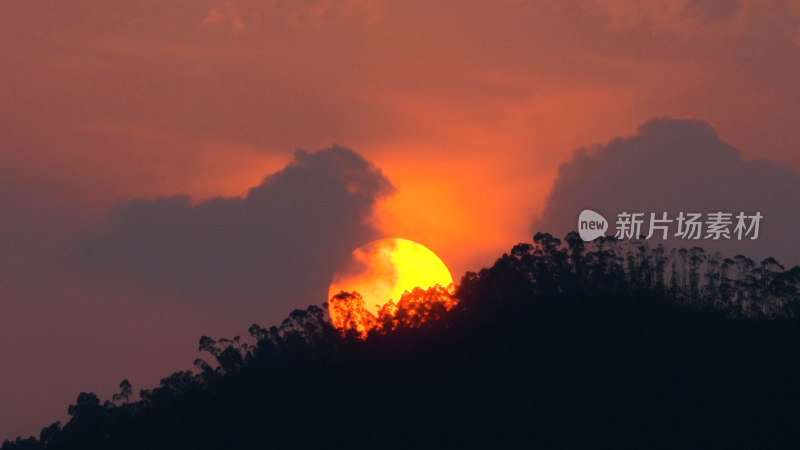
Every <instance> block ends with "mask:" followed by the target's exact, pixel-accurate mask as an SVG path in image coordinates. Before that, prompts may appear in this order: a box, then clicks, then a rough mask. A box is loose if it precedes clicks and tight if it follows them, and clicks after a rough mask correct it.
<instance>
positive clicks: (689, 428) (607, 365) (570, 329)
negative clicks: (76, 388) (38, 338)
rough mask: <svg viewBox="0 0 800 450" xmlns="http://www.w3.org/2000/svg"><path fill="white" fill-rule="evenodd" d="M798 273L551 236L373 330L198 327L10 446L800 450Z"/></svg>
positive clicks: (772, 265) (402, 305) (302, 321)
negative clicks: (161, 363)
mask: <svg viewBox="0 0 800 450" xmlns="http://www.w3.org/2000/svg"><path fill="white" fill-rule="evenodd" d="M798 288H800V267H797V266H796V267H793V268H791V269H788V270H787V269H786V268H784V267H783V266H781V265H780V264H779V263H778V262H777V261H775V260H774V259H772V258H768V259H765V260H763V261H759V262H756V261H752V260H750V259H749V258H747V257H745V256H742V255H737V256H734V257H732V258H729V257H725V256H722V255H719V254H709V253H706V252H705V251H704V250H703V249H702V248H699V247H693V248H690V249H670V250H667V249H665V248H663V247H661V246H657V247H649V246H648V245H647V244H646V243H645V242H643V241H642V242H640V241H617V240H615V239H613V238H600V239H597V240H595V241H593V242H590V243H587V242H584V241H582V240H581V239H580V238H579V237H578V236H577V234H575V233H570V234H569V235H567V236H566V238H565V239H564V240H563V241H562V240H560V239H556V238H554V237H553V236H551V235H549V234H546V233H538V234H536V236H534V238H533V242H531V243H520V244H518V245H516V246H514V247H513V248H512V249H511V251H510V252H509V253H507V254H504V255H502V256H501V257H500V258H499V259H497V261H496V262H495V263H494V265H492V266H491V267H489V268H485V269H482V270H480V271H479V272H475V273H473V272H468V273H467V274H465V275H464V277H463V278H462V279H461V281H460V283H458V285H457V286H456V288H455V290H454V291H451V290H448V289H446V288H443V287H441V286H436V287H433V288H431V289H428V290H422V289H416V290H414V291H413V292H408V293H407V294H406V295H404V297H403V298H402V299H401V300H400V301H398V302H397V304H392V306H391V308H392V314H391V315H389V314H386V315H383V316H380V315H379V316H378V317H377V319H374V320H376V321H374V322H372V323H371V325H370V326H369V327H368V328H366V327H364V326H363V325H364V322H363V321H361V322H359V320H361V319H359V317H350V319H352V320H350V321H349V322H348V321H347V320H345V321H340V322H337V323H349V324H350V325H348V326H344V327H339V328H337V327H335V326H333V325H332V323H331V316H330V314H329V309H328V305H327V304H325V305H313V306H309V307H308V308H307V309H304V310H295V311H293V312H292V313H291V314H289V316H288V317H287V318H286V319H285V320H284V321H283V322H282V323H281V324H280V325H275V326H270V327H266V328H265V327H261V326H259V325H253V326H251V327H250V329H249V330H248V331H249V333H248V334H249V335H248V336H246V337H244V338H242V337H240V336H236V337H233V338H230V339H226V338H222V339H212V338H210V337H207V336H204V337H202V338H201V339H200V342H199V348H200V350H202V351H204V352H205V353H206V354H207V355H208V356H207V358H205V359H198V360H196V361H195V366H196V370H195V371H191V372H190V371H182V372H176V373H173V374H171V375H170V376H168V377H166V378H164V379H163V380H161V383H160V385H159V386H158V387H156V388H154V389H142V390H139V391H138V392H137V391H135V390H134V388H133V386H132V385H131V383H130V382H129V381H128V380H123V381H122V382H121V383H120V391H119V393H118V394H115V395H114V396H113V397H112V398H111V399H109V400H106V401H101V399H99V398H98V397H97V396H96V395H95V394H92V393H81V394H80V395H79V396H78V398H77V400H76V402H75V404H73V405H70V406H69V408H68V412H69V415H70V419H69V421H67V422H66V423H64V424H61V423H59V422H57V423H54V424H52V425H50V426H47V427H45V428H43V429H42V431H41V433H40V435H39V436H38V438H37V437H30V438H27V439H24V438H17V439H16V440H14V441H6V442H5V443H4V444H3V445H2V449H3V450H23V449H77V448H80V449H101V448H114V449H128V448H130V449H141V448H153V449H161V448H163V449H178V448H187V449H188V448H192V449H206V448H208V449H212V448H214V449H216V448H226V449H239V448H241V449H245V448H247V449H251V448H268V447H269V448H311V447H315V446H317V447H323V448H341V447H344V446H349V447H351V448H367V447H371V448H376V447H377V448H386V447H403V448H409V447H415V446H416V447H433V446H436V447H465V446H493V447H497V446H498V445H512V444H519V443H525V444H526V445H530V446H532V447H537V446H540V447H542V448H574V447H582V448H587V447H588V448H598V447H614V448H682V449H686V448H792V447H796V446H797V445H800V413H799V412H798V411H800V410H798V408H796V405H797V404H798V401H800V384H798V382H797V381H796V380H798V379H800V352H799V351H798V343H800V322H798V316H799V315H800V293H799V291H798ZM352 301H356V302H357V301H358V296H357V294H354V293H343V294H341V295H340V296H337V297H336V298H334V299H332V300H331V302H333V303H334V304H336V303H337V302H339V303H341V302H352ZM334 310H335V308H331V309H330V311H334ZM348 311H353V310H352V309H350V310H348ZM371 320H373V319H371Z"/></svg>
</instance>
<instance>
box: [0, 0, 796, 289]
mask: <svg viewBox="0 0 800 450" xmlns="http://www.w3.org/2000/svg"><path fill="white" fill-rule="evenodd" d="M728 3H729V2H726V1H722V0H718V1H715V2H707V4H706V5H703V4H701V2H690V1H670V2H656V1H653V2H642V3H641V5H640V6H638V7H630V6H629V4H628V3H627V2H618V1H598V2H596V3H595V4H591V3H587V2H558V3H552V2H532V1H523V0H520V1H505V2H489V1H475V0H470V1H465V2H459V4H458V6H457V7H455V6H454V5H452V4H448V3H446V2H427V1H424V2H423V1H419V2H417V1H410V2H402V4H401V3H397V2H386V1H379V0H344V1H322V0H308V1H301V2H288V1H275V0H273V1H255V0H238V1H237V0H228V1H222V2H215V1H212V2H185V3H184V2H169V4H166V5H165V4H162V3H160V2H146V3H145V4H143V5H141V6H132V5H124V6H123V5H114V6H112V5H107V4H104V3H103V2H79V3H78V4H76V5H70V6H66V5H64V4H61V3H59V2H49V3H48V2H37V3H36V4H34V5H26V6H25V7H21V6H19V5H14V4H13V3H11V4H5V5H4V6H3V7H2V8H3V11H2V12H3V18H2V19H0V20H2V22H3V23H2V29H3V31H2V33H3V34H4V36H5V37H4V39H3V41H2V42H3V43H2V44H0V45H2V46H3V52H2V56H0V58H2V59H3V66H4V67H6V68H9V67H11V68H13V70H5V71H3V72H2V73H1V74H0V82H2V84H3V86H4V87H5V88H4V92H5V93H4V96H3V103H4V104H5V107H4V108H3V115H4V120H3V125H2V127H3V129H2V130H0V139H2V143H3V144H4V148H5V149H12V148H13V149H14V151H11V150H5V152H4V154H3V162H4V167H5V170H9V171H14V172H17V173H24V174H25V176H26V177H28V178H30V179H31V180H30V182H31V183H33V184H37V185H40V186H43V187H42V189H43V190H45V191H47V188H46V187H47V186H58V190H59V191H61V192H62V194H60V195H62V196H63V197H66V198H63V199H59V201H62V200H65V201H68V202H70V203H73V202H74V203H76V204H77V205H76V207H79V208H87V207H88V208H89V209H96V208H97V209H96V211H99V212H98V215H100V216H102V210H103V208H105V207H107V205H108V204H109V203H110V202H111V201H113V200H114V199H115V198H117V197H119V196H142V195H144V196H153V195H159V194H173V193H188V194H191V195H194V196H199V197H208V196H214V195H220V194H221V195H234V194H242V193H244V192H245V190H246V189H247V188H248V187H251V186H253V185H255V184H257V183H258V181H259V179H260V178H261V177H262V176H263V175H265V174H267V173H269V172H272V171H274V170H277V169H279V168H280V167H282V165H283V164H284V163H285V162H286V161H288V160H289V158H290V154H291V151H292V150H294V149H295V148H300V147H302V148H306V149H309V150H313V149H317V148H321V147H324V146H328V145H330V144H331V143H334V142H335V143H339V144H341V145H345V146H349V147H351V148H353V149H354V150H356V151H358V152H359V153H361V154H363V155H365V156H366V157H367V158H368V159H370V160H371V161H373V162H374V163H375V164H376V165H377V166H379V167H380V168H382V169H383V170H384V171H385V173H386V174H387V176H388V177H389V178H390V179H391V180H392V181H393V182H394V183H395V184H396V185H397V186H400V187H401V189H400V190H399V192H398V194H397V197H396V198H395V199H394V200H392V201H391V202H390V203H389V204H388V205H386V206H385V208H384V209H383V210H382V211H383V213H382V214H381V215H380V217H378V221H379V223H380V224H381V225H382V226H383V227H384V228H385V229H386V231H387V232H388V233H389V234H396V235H401V236H405V237H409V238H412V239H417V240H420V241H423V242H424V243H425V244H426V245H429V246H430V247H431V248H434V249H436V250H437V251H438V252H440V253H442V255H443V256H444V257H445V259H446V260H447V261H448V262H449V263H450V264H451V265H452V266H453V268H454V273H460V272H462V271H463V270H465V269H468V268H474V267H476V265H479V264H483V263H485V262H486V260H487V258H491V257H493V256H494V255H495V254H497V252H498V251H501V250H503V249H505V248H506V247H508V245H509V244H510V243H511V242H514V241H516V240H520V239H524V238H526V236H527V234H528V226H529V224H530V218H531V216H532V215H533V214H534V213H535V212H536V211H538V210H539V209H540V208H541V207H542V203H543V200H544V197H545V195H546V193H547V191H548V189H549V184H550V180H551V179H552V177H553V176H554V174H555V171H556V169H557V167H558V164H559V163H561V162H563V161H565V160H566V159H568V157H569V155H570V153H571V151H572V149H573V148H575V147H577V146H579V145H585V144H591V143H594V142H604V141H606V140H608V139H610V138H612V137H615V136H618V135H624V134H631V133H632V132H633V131H634V130H635V127H636V126H637V125H638V124H640V123H641V122H643V121H644V120H646V119H647V118H649V117H650V116H653V115H662V114H669V115H673V116H676V117H698V118H703V119H706V120H709V121H710V122H711V123H712V125H714V126H715V128H716V129H717V130H718V131H719V132H720V134H721V135H722V137H723V138H724V139H727V140H728V141H729V142H731V143H732V144H733V145H734V146H736V147H737V148H739V149H740V150H742V151H743V153H744V155H745V156H746V157H751V158H752V157H765V158H769V159H771V160H773V161H775V162H778V163H782V164H785V165H788V166H790V167H792V168H795V169H798V168H800V160H798V158H797V156H796V154H795V153H794V152H793V149H794V143H795V142H796V141H797V140H798V139H797V138H798V137H800V136H798V134H800V131H798V129H797V127H795V126H792V125H793V119H792V118H793V117H794V116H793V114H792V113H794V112H796V108H797V103H798V100H800V99H798V96H800V93H799V92H800V90H798V89H796V80H797V75H798V71H799V70H800V63H799V61H798V50H799V49H798V41H797V36H798V13H800V8H798V6H797V2H776V3H775V4H772V5H771V6H766V5H763V4H761V2H754V1H742V2H735V4H731V5H727V4H728ZM737 5H738V6H737ZM744 125H746V126H744ZM43 195H45V196H46V195H49V194H48V193H47V192H44V193H43ZM465 242H470V243H471V245H470V246H469V247H470V250H469V251H465Z"/></svg>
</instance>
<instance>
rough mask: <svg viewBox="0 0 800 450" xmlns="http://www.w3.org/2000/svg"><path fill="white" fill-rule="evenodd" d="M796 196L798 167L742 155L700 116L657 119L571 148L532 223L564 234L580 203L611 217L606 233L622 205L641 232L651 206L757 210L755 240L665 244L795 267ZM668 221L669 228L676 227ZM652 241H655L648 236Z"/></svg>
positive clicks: (799, 255) (673, 211)
mask: <svg viewBox="0 0 800 450" xmlns="http://www.w3.org/2000/svg"><path fill="white" fill-rule="evenodd" d="M798 198H800V175H798V174H797V173H796V172H793V171H791V170H790V169H787V168H785V167H782V166H779V165H776V164H773V163H770V162H768V161H763V160H755V161H748V162H744V161H742V159H741V157H740V155H739V152H738V151H737V150H736V149H735V148H733V147H731V146H729V145H728V144H726V143H725V142H723V141H721V140H720V138H719V136H718V135H717V133H716V132H715V131H714V129H713V128H712V127H711V126H710V125H709V124H708V123H706V122H703V121H698V120H675V119H670V118H657V119H652V120H650V121H648V122H646V123H645V124H643V125H642V126H640V127H639V130H638V135H636V136H633V137H626V138H617V139H614V140H612V141H611V142H609V143H608V144H606V145H598V146H595V147H592V148H581V149H578V150H576V152H575V155H574V157H573V159H572V161H570V162H568V163H565V164H563V165H562V166H561V167H560V169H559V174H558V177H557V179H556V180H555V183H554V185H553V189H552V192H551V193H550V196H549V198H548V200H547V205H546V207H545V209H544V211H543V213H542V215H541V217H540V218H538V219H537V220H536V221H535V223H534V228H535V229H539V230H547V231H550V232H554V234H559V235H563V234H565V233H566V232H568V231H570V230H575V229H577V217H578V214H579V213H580V211H582V210H584V209H592V210H595V211H597V212H600V213H601V214H603V215H604V216H605V217H606V218H607V219H608V220H609V221H610V222H611V223H610V227H609V234H613V232H614V230H615V222H616V218H617V214H618V213H620V212H623V211H625V212H645V213H648V217H647V220H645V225H644V226H643V228H642V230H643V231H642V233H643V234H647V230H646V227H647V224H648V223H649V213H650V212H654V213H660V212H663V211H666V212H668V213H669V217H670V218H675V217H676V216H677V214H678V213H679V212H681V211H683V212H701V213H704V214H706V213H710V212H716V211H724V212H732V213H734V215H735V214H737V213H738V212H740V211H743V212H746V213H749V214H752V213H755V212H757V211H758V212H761V214H762V215H763V216H764V218H763V219H762V221H761V226H760V233H759V237H758V239H756V240H750V239H744V240H741V241H740V240H736V239H735V238H734V239H732V240H724V239H723V240H719V241H712V240H708V239H701V240H681V239H678V238H675V237H674V236H672V237H670V239H669V240H668V242H667V244H670V245H673V244H674V245H680V246H694V245H699V246H702V247H704V248H706V249H707V250H714V251H721V252H722V253H723V254H727V255H730V256H733V255H735V254H739V253H741V254H745V255H747V256H750V257H752V258H755V259H762V258H765V257H769V256H772V257H775V258H776V259H778V260H779V261H780V262H782V263H784V264H786V265H794V264H798V263H800V241H798V224H800V210H798V209H797V208H796V202H797V199H798ZM704 219H705V218H704ZM734 225H735V219H734ZM671 226H672V227H673V228H672V232H671V234H674V232H675V231H677V228H676V227H677V225H676V224H675V223H672V224H671ZM731 230H733V227H731ZM703 234H704V235H705V231H704V233H703ZM650 242H651V243H653V244H656V243H658V242H661V239H660V237H656V236H654V237H653V238H651V240H650Z"/></svg>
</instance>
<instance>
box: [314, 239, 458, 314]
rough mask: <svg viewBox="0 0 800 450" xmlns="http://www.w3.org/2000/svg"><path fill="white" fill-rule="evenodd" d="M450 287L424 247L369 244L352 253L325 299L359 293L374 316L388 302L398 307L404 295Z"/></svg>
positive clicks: (389, 242)
mask: <svg viewBox="0 0 800 450" xmlns="http://www.w3.org/2000/svg"><path fill="white" fill-rule="evenodd" d="M452 283H453V277H452V275H450V270H448V268H447V266H446V265H445V264H444V262H443V261H442V260H441V259H440V258H439V257H438V256H437V255H436V253H434V252H432V251H431V250H429V249H428V248H426V247H425V246H424V245H422V244H419V243H416V242H414V241H410V240H408V239H401V238H385V239H379V240H377V241H372V242H370V243H368V244H366V245H363V246H361V247H359V248H357V249H356V250H354V251H353V254H352V257H351V260H350V263H349V264H348V266H347V267H345V268H344V269H343V270H341V271H340V272H339V273H337V274H336V275H335V276H334V278H333V282H332V283H331V285H330V288H329V290H328V298H331V297H333V296H335V295H336V294H338V293H340V292H342V291H344V292H358V293H359V294H360V295H361V297H362V298H363V300H364V307H365V308H366V310H367V311H368V312H369V313H370V314H371V315H373V316H377V315H378V313H379V311H380V310H381V308H382V307H383V306H384V305H386V304H387V303H388V302H389V301H390V300H391V301H393V302H394V303H397V302H398V301H399V300H400V299H401V297H402V296H403V292H405V291H412V290H413V289H414V288H416V287H419V288H422V289H427V288H430V287H432V286H434V285H437V284H438V285H441V286H443V287H448V286H450V285H451V284H452Z"/></svg>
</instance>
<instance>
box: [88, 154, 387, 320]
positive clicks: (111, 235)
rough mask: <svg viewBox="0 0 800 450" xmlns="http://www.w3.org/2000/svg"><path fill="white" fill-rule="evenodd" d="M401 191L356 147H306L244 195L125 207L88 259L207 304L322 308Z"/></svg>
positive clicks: (92, 240) (91, 241)
mask: <svg viewBox="0 0 800 450" xmlns="http://www.w3.org/2000/svg"><path fill="white" fill-rule="evenodd" d="M393 192H394V187H393V186H392V184H391V183H390V182H389V180H388V179H386V178H385V177H384V176H383V174H382V173H381V172H380V170H378V169H377V168H375V167H374V166H373V165H372V164H371V163H369V162H368V161H366V160H365V159H364V158H362V157H361V156H360V155H358V154H356V153H355V152H353V151H351V150H349V149H346V148H342V147H338V146H334V147H332V148H329V149H326V150H321V151H318V152H316V153H307V152H305V151H303V150H298V151H297V152H295V154H294V159H293V161H292V162H291V163H290V164H289V165H288V166H287V167H286V168H284V169H283V170H281V171H279V172H277V173H275V174H273V175H270V176H268V177H266V178H264V180H263V181H262V183H261V184H260V185H258V186H256V187H254V188H252V189H250V191H249V192H248V193H247V195H246V196H244V197H233V198H214V199H210V200H206V201H202V202H200V203H197V204H193V203H192V201H191V199H190V198H189V197H187V196H173V197H165V198H157V199H133V200H128V201H123V202H120V203H118V204H117V205H116V206H115V207H114V208H113V210H112V212H111V221H110V225H109V227H108V228H107V229H106V230H104V231H103V232H101V233H98V234H96V235H94V236H91V237H89V238H88V239H86V241H85V242H84V243H83V250H84V253H83V259H84V261H85V262H88V263H90V264H92V265H94V266H95V267H97V268H98V269H99V268H111V269H112V270H118V271H120V272H122V273H129V274H135V276H137V277H139V278H141V279H143V280H146V281H150V282H155V283H158V284H159V285H162V286H164V287H167V288H169V289H174V290H177V291H179V292H183V293H186V294H189V295H192V296H194V297H197V298H198V299H217V300H231V299H234V300H262V301H269V302H271V303H273V304H276V303H277V304H280V305H282V306H284V307H285V308H287V309H290V308H294V307H298V306H302V305H303V304H304V303H315V302H316V303H319V302H321V301H324V300H325V295H326V294H327V287H328V284H329V283H330V281H331V278H332V276H333V273H334V271H335V269H336V268H337V267H338V266H339V265H340V264H342V262H343V261H345V260H346V258H347V257H348V256H349V254H350V252H351V251H352V250H353V249H354V248H356V247H358V246H359V245H361V244H363V243H365V242H367V241H369V240H371V239H375V238H377V237H379V235H380V233H379V231H378V230H376V229H375V228H374V227H373V226H372V225H371V224H370V222H369V219H370V216H371V214H372V210H373V207H374V206H375V204H376V202H377V201H378V200H380V199H381V198H384V197H386V196H388V195H390V194H391V193H393Z"/></svg>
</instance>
